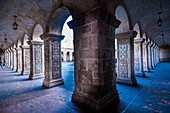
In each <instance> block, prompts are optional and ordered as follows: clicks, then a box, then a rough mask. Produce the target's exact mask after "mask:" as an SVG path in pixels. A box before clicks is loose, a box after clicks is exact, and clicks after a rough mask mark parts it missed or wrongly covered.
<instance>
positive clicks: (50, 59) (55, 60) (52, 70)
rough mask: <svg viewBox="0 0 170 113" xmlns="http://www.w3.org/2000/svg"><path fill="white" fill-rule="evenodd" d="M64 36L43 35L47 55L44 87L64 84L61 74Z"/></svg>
mask: <svg viewBox="0 0 170 113" xmlns="http://www.w3.org/2000/svg"><path fill="white" fill-rule="evenodd" d="M63 38H64V36H62V35H56V34H45V35H41V39H42V40H44V53H45V73H44V74H45V78H44V81H43V86H45V87H54V86H57V85H61V84H64V81H63V79H62V75H61V74H62V73H61V40H62V39H63Z"/></svg>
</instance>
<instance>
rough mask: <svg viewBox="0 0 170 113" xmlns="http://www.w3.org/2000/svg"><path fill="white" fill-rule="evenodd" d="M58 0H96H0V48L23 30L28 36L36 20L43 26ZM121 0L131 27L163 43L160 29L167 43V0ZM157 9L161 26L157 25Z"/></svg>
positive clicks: (169, 40) (169, 9) (169, 8)
mask: <svg viewBox="0 0 170 113" xmlns="http://www.w3.org/2000/svg"><path fill="white" fill-rule="evenodd" d="M61 1H64V2H66V3H68V4H71V5H75V4H76V3H81V5H79V7H80V6H82V7H83V8H84V5H82V4H84V3H87V4H86V6H88V7H90V5H91V4H90V2H94V1H97V0H80V1H79V0H69V1H68V0H0V48H1V45H2V43H3V45H4V47H3V48H4V49H6V48H8V47H10V45H13V43H16V42H17V40H18V39H20V40H22V37H23V36H24V33H26V34H27V35H28V36H29V37H30V36H31V35H32V32H33V28H34V26H35V24H36V23H38V24H40V25H41V26H42V27H43V28H45V27H46V23H48V18H49V17H50V16H51V11H52V9H53V8H54V6H55V5H54V4H59V3H60V2H61ZM83 1H85V2H83ZM106 1H107V0H106ZM108 1H109V0H108ZM113 1H114V0H113ZM118 1H121V0H118ZM121 2H122V3H123V2H124V6H125V9H126V10H127V11H128V12H127V13H128V17H129V18H130V23H131V27H132V28H133V27H134V25H135V24H136V23H138V24H139V26H140V28H141V33H145V32H146V34H147V36H148V37H150V38H151V39H152V40H153V41H154V42H156V43H157V44H158V45H159V46H162V45H163V41H162V39H161V38H160V36H161V31H163V33H164V40H165V44H166V45H170V37H169V36H170V13H169V12H170V0H122V1H121ZM73 3H74V4H73ZM108 3H109V2H108ZM113 5H114V4H113ZM160 11H161V12H162V14H161V18H162V21H163V23H162V24H163V25H162V27H158V25H157V20H158V12H160ZM13 15H17V19H16V21H17V23H18V25H19V27H18V30H13V29H12V24H13V22H14V17H13ZM4 34H7V36H6V37H7V39H8V44H4V38H5V35H4ZM141 36H142V35H141Z"/></svg>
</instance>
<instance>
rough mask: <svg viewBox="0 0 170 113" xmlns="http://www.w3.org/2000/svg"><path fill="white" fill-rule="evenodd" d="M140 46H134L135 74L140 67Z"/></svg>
mask: <svg viewBox="0 0 170 113" xmlns="http://www.w3.org/2000/svg"><path fill="white" fill-rule="evenodd" d="M139 47H140V46H139V44H134V69H135V71H137V72H139V70H140V69H139V65H140V63H139V58H140V56H139V49H140V48H139Z"/></svg>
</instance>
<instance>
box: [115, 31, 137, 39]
mask: <svg viewBox="0 0 170 113" xmlns="http://www.w3.org/2000/svg"><path fill="white" fill-rule="evenodd" d="M136 36H137V32H136V31H133V30H130V31H127V32H123V33H118V34H116V38H117V39H119V38H121V39H123V38H135V37H136Z"/></svg>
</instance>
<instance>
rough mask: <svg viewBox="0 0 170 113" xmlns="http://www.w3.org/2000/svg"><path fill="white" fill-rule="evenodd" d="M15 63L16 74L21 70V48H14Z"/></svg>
mask: <svg viewBox="0 0 170 113" xmlns="http://www.w3.org/2000/svg"><path fill="white" fill-rule="evenodd" d="M16 58H17V59H16V61H17V64H16V65H17V69H16V72H21V70H22V51H21V48H16Z"/></svg>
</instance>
